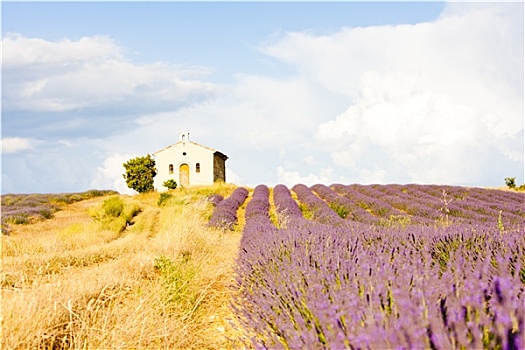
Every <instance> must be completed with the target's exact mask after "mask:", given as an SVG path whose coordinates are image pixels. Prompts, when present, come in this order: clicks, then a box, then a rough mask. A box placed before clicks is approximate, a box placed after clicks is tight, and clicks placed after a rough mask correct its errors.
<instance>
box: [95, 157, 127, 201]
mask: <svg viewBox="0 0 525 350" xmlns="http://www.w3.org/2000/svg"><path fill="white" fill-rule="evenodd" d="M135 157H137V155H131V154H121V153H114V154H110V155H109V156H107V157H106V159H104V161H103V163H102V165H101V166H98V167H97V171H96V173H95V176H94V178H93V180H92V181H91V186H92V187H93V188H96V189H109V190H115V191H118V192H119V193H122V194H137V192H136V191H134V190H132V189H130V188H129V187H128V186H127V185H126V181H125V180H124V177H123V176H122V174H124V172H125V169H124V166H123V164H124V163H126V162H127V161H128V160H130V159H132V158H135Z"/></svg>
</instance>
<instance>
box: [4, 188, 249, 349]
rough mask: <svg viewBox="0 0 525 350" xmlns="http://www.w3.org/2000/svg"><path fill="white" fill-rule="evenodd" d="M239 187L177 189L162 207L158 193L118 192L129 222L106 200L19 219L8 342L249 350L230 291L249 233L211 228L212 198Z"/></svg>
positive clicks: (10, 242) (7, 304) (7, 306)
mask: <svg viewBox="0 0 525 350" xmlns="http://www.w3.org/2000/svg"><path fill="white" fill-rule="evenodd" d="M234 188H235V186H232V185H227V184H217V185H215V186H213V187H202V188H192V189H176V190H173V191H171V195H172V196H171V197H169V198H167V199H166V200H165V201H164V202H163V203H162V204H161V205H159V204H158V200H159V194H158V193H150V194H144V195H137V196H117V198H118V199H112V200H113V201H116V202H119V203H120V204H123V206H121V209H122V212H123V213H126V211H127V213H128V214H129V217H128V218H126V219H121V217H117V216H115V217H114V218H111V217H110V218H109V219H108V217H104V215H103V210H104V205H105V204H104V203H106V202H107V201H108V198H110V196H105V197H100V198H94V199H89V200H85V201H81V202H77V203H74V204H70V205H67V206H65V207H64V208H63V210H61V211H59V212H57V213H56V214H55V215H54V217H53V218H51V219H49V220H45V221H39V222H36V223H33V224H29V225H13V228H12V231H11V233H10V235H9V236H5V235H3V236H2V242H1V243H2V247H1V248H2V302H1V307H2V310H1V315H2V334H1V338H2V344H1V348H3V349H29V348H31V349H48V348H49V349H51V348H53V349H59V348H79V349H80V348H82V349H84V348H85V349H119V348H122V349H129V348H133V349H145V348H148V349H152V348H156V349H222V348H238V347H240V346H242V344H241V343H240V342H241V341H242V338H243V334H242V332H241V331H240V330H239V329H237V328H236V327H235V326H234V322H233V319H234V318H233V315H232V312H231V309H230V299H231V295H230V293H231V291H230V290H231V289H230V288H229V285H230V284H231V283H232V280H231V279H232V278H233V276H234V274H233V263H234V260H235V258H236V256H237V251H238V246H239V240H240V237H241V232H239V231H228V232H223V231H220V230H216V229H212V228H209V227H207V226H206V223H207V221H208V219H209V217H210V215H211V212H212V210H213V206H212V205H211V204H210V203H209V202H207V201H206V199H205V198H206V197H207V196H208V195H211V194H215V193H217V194H221V195H223V196H225V197H226V196H228V195H229V194H231V192H232V191H233V189H234ZM117 204H118V203H117ZM101 213H102V214H101ZM128 214H126V215H128ZM122 215H124V214H122Z"/></svg>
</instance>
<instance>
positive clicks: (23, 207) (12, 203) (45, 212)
mask: <svg viewBox="0 0 525 350" xmlns="http://www.w3.org/2000/svg"><path fill="white" fill-rule="evenodd" d="M117 193H118V192H116V191H110V190H89V191H85V192H78V193H58V194H42V193H39V194H5V195H2V196H1V205H2V211H1V214H2V216H1V225H2V233H3V234H9V232H10V231H11V225H19V224H29V223H33V222H36V221H40V220H45V219H50V218H52V217H53V214H54V213H56V212H57V211H59V210H60V209H61V208H62V206H64V205H67V204H71V203H75V202H79V201H83V200H86V199H90V198H95V197H101V196H106V195H108V194H117Z"/></svg>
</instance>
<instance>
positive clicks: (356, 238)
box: [234, 185, 525, 349]
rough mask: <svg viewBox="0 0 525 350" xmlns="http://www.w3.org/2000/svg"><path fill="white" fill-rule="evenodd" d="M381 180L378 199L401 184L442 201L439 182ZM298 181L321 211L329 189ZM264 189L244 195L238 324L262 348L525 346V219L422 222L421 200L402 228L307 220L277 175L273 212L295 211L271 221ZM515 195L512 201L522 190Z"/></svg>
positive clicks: (411, 194) (412, 194) (414, 194)
mask: <svg viewBox="0 0 525 350" xmlns="http://www.w3.org/2000/svg"><path fill="white" fill-rule="evenodd" d="M374 186H376V187H374V190H376V191H379V192H381V193H385V194H386V193H389V194H388V195H384V196H383V197H382V198H381V200H382V205H384V203H389V200H390V199H392V198H388V197H394V195H393V194H395V193H399V194H400V193H403V194H404V195H406V197H407V200H408V198H413V204H412V205H414V206H421V207H426V208H429V210H430V209H431V208H434V210H436V211H438V214H439V213H440V212H439V207H433V206H434V205H439V204H438V203H440V202H439V192H436V191H434V190H435V188H431V189H430V190H432V191H434V192H435V193H434V192H430V191H429V190H428V189H426V188H417V191H412V190H414V189H413V188H410V187H411V186H413V185H409V186H408V187H409V189H408V190H407V189H406V187H397V188H389V187H382V188H377V186H378V185H374ZM294 188H295V190H294V192H296V194H297V197H298V198H299V200H300V201H302V200H304V201H306V202H308V204H307V205H309V206H310V207H312V208H314V207H315V206H316V205H318V207H315V210H318V208H324V207H323V206H322V205H321V203H320V202H319V201H318V200H321V201H323V200H322V199H320V198H319V197H317V196H315V195H314V196H315V197H316V198H317V200H316V199H313V197H311V194H312V193H311V192H310V194H308V192H307V191H306V190H305V188H304V187H303V186H294ZM312 188H315V191H316V193H318V195H319V196H320V197H321V198H323V199H325V201H326V202H324V201H323V203H325V205H326V207H328V204H327V202H328V203H329V202H330V201H331V200H330V199H328V196H331V197H330V198H332V200H334V198H338V197H334V196H333V193H332V194H331V195H328V194H326V195H322V194H321V193H329V192H327V191H326V189H325V188H323V187H322V186H317V185H316V186H313V187H312ZM333 188H336V187H333ZM403 188H404V189H405V191H403ZM296 190H297V191H296ZM360 190H361V191H363V192H364V191H365V190H369V189H365V190H363V189H362V188H361V189H360ZM317 191H319V192H317ZM257 192H258V194H257V196H256V195H255V191H254V196H253V199H255V198H257V202H254V204H253V206H250V202H249V203H248V205H247V209H248V206H250V207H251V209H250V210H249V215H247V217H246V226H245V228H244V230H243V237H242V240H241V249H240V254H239V258H238V261H237V267H236V271H237V275H236V282H237V293H236V294H235V295H236V297H235V302H234V308H235V310H236V311H237V313H238V316H239V319H240V321H241V323H242V324H243V325H244V327H245V328H247V329H248V330H249V331H250V333H251V334H253V335H254V336H253V338H252V340H251V341H252V345H253V346H254V347H255V348H272V349H273V348H283V349H296V348H297V349H299V348H301V349H302V348H309V349H317V348H320V349H324V348H326V349H339V348H355V349H359V348H388V349H393V348H399V349H412V348H431V349H458V348H476V349H477V348H485V349H497V348H500V349H523V348H524V347H525V343H524V337H525V333H524V319H525V316H524V308H523V305H524V302H525V294H524V293H525V240H524V239H523V237H524V235H525V231H524V228H523V225H521V226H520V225H515V226H509V227H507V228H506V229H505V230H503V231H502V230H500V229H499V228H498V227H497V226H496V225H494V222H492V221H476V222H471V223H470V224H469V223H467V222H466V221H464V220H463V219H462V221H461V222H454V223H453V224H451V225H449V226H439V225H438V226H436V225H433V226H431V225H428V224H427V223H428V222H430V220H434V215H432V218H428V217H424V216H421V217H419V216H418V215H427V213H428V211H426V210H413V212H414V213H415V214H413V215H414V216H415V217H416V219H419V218H420V219H422V220H420V223H422V224H423V225H421V224H418V225H410V226H407V227H404V228H399V227H398V228H391V227H390V228H388V227H381V226H378V225H375V224H372V225H370V224H365V223H360V222H354V221H351V220H348V219H346V220H344V224H341V220H342V219H341V217H339V215H336V216H337V219H336V218H335V216H331V217H332V218H333V219H328V216H324V217H323V220H321V221H322V222H319V221H310V220H305V219H304V217H302V216H301V215H299V214H298V212H297V211H298V209H299V207H298V204H297V203H296V202H295V201H294V200H293V198H292V197H291V195H290V192H289V191H288V189H287V188H286V187H285V186H283V185H278V186H276V187H275V188H274V205H275V206H276V211H278V212H279V211H281V212H287V211H288V212H289V215H288V216H287V225H285V226H283V227H276V226H274V225H273V224H272V222H271V221H270V220H269V219H268V208H269V206H268V203H267V201H266V192H265V191H264V190H260V191H259V190H258V191H257ZM355 192H359V193H361V192H360V191H358V190H355ZM369 193H370V195H371V196H374V195H377V193H376V194H372V192H369ZM432 193H434V194H432ZM451 193H453V192H452V191H451ZM475 193H476V197H475V198H476V199H477V200H480V201H481V202H484V203H485V207H489V206H490V205H494V202H501V203H500V204H497V205H498V207H497V208H496V209H495V210H497V209H498V208H501V206H503V204H504V201H502V200H495V201H494V202H491V201H490V199H488V198H490V196H488V195H483V194H480V195H478V194H477V192H475ZM355 194H356V193H354V195H355ZM454 194H455V193H454ZM454 194H452V195H454ZM356 196H357V195H356ZM429 196H431V197H432V198H435V200H431V199H430V198H429ZM345 197H346V196H345ZM400 197H401V195H400ZM468 197H470V196H467V197H463V199H462V200H469V199H468ZM346 198H348V199H349V200H351V199H350V198H355V197H353V196H350V197H346ZM369 198H372V197H369ZM418 198H420V200H418ZM454 198H457V199H459V197H454ZM497 198H499V199H501V198H502V197H501V196H498V197H497ZM503 198H504V197H503ZM509 198H510V199H509V200H508V202H511V203H512V202H514V201H515V202H514V203H516V204H517V202H518V201H521V200H522V199H523V197H509ZM253 199H252V200H253ZM471 199H472V198H471ZM424 200H427V201H429V202H431V203H430V205H424V204H423V201H424ZM256 203H259V204H256ZM261 203H264V205H262V204H261ZM312 203H317V204H312ZM407 205H408V208H410V205H411V204H410V203H407ZM356 206H357V205H356ZM321 210H324V209H321ZM499 210H503V209H499ZM247 212H248V210H247ZM487 213H488V212H487ZM507 213H508V212H504V214H503V215H505V214H507ZM334 214H335V212H334ZM480 215H485V216H483V217H486V214H480ZM514 215H518V216H519V215H520V212H516V213H515V214H514ZM423 219H427V220H429V221H425V220H423ZM416 221H418V220H415V222H416Z"/></svg>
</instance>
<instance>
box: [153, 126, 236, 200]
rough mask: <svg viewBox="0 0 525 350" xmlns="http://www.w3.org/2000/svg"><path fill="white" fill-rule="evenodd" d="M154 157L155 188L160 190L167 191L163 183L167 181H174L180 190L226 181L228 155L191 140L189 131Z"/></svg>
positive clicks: (180, 135)
mask: <svg viewBox="0 0 525 350" xmlns="http://www.w3.org/2000/svg"><path fill="white" fill-rule="evenodd" d="M153 157H154V158H155V165H156V168H157V176H155V178H154V186H155V189H156V190H158V191H166V190H167V188H166V187H164V186H163V185H162V184H163V183H164V181H166V180H168V179H174V180H175V181H176V182H177V186H178V187H180V186H182V187H188V186H195V185H212V184H213V183H214V182H220V181H222V182H226V160H227V159H228V156H226V155H225V154H224V153H222V152H219V151H217V150H215V149H213V148H210V147H206V146H203V145H200V144H198V143H196V142H193V141H190V133H188V132H182V133H180V134H179V141H178V142H177V143H175V144H173V145H171V146H168V147H165V148H163V149H161V150H160V151H157V152H154V153H153Z"/></svg>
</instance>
